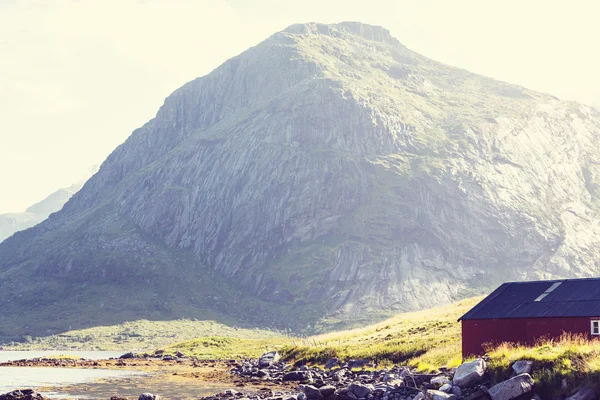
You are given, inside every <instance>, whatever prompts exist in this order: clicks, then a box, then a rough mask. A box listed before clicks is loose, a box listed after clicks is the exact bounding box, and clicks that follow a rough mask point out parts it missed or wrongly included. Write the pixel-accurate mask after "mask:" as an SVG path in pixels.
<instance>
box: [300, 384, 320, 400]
mask: <svg viewBox="0 0 600 400" xmlns="http://www.w3.org/2000/svg"><path fill="white" fill-rule="evenodd" d="M301 390H302V391H303V392H304V394H305V395H306V398H307V399H308V400H322V399H323V395H322V394H321V391H320V390H319V389H317V388H316V387H314V386H312V385H302V387H301Z"/></svg>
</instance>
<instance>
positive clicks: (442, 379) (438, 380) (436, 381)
mask: <svg viewBox="0 0 600 400" xmlns="http://www.w3.org/2000/svg"><path fill="white" fill-rule="evenodd" d="M429 383H431V384H432V385H435V386H438V387H439V386H442V385H445V384H447V383H450V379H448V377H447V376H445V375H440V376H435V377H433V378H431V380H430V381H429Z"/></svg>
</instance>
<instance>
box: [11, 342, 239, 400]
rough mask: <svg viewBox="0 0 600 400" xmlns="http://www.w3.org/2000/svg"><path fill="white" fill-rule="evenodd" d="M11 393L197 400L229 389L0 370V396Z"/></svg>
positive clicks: (104, 354) (82, 372)
mask: <svg viewBox="0 0 600 400" xmlns="http://www.w3.org/2000/svg"><path fill="white" fill-rule="evenodd" d="M123 353H125V352H124V351H119V352H110V351H0V362H7V361H15V360H23V359H32V358H45V357H51V356H57V355H68V356H73V357H79V358H85V359H89V360H101V359H107V358H116V357H119V356H120V355H122V354H123ZM15 389H35V390H36V391H38V392H40V393H42V394H44V395H45V396H47V397H53V398H62V399H66V398H69V399H73V398H76V399H109V398H110V397H111V396H120V397H129V398H132V399H136V398H137V397H138V396H139V395H140V394H142V393H144V392H150V393H154V394H159V395H161V396H163V398H165V399H173V400H177V399H190V398H198V397H200V396H206V395H209V394H214V393H218V392H221V391H222V390H225V389H229V388H221V387H214V386H212V387H210V386H208V387H207V386H205V384H203V383H202V382H198V383H195V382H185V383H180V382H172V381H171V380H169V379H166V376H165V375H160V374H159V375H153V374H148V373H143V372H138V371H126V370H125V371H124V370H109V369H101V368H93V369H85V368H46V367H0V394H3V393H7V392H10V391H12V390H15Z"/></svg>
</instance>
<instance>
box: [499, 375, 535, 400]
mask: <svg viewBox="0 0 600 400" xmlns="http://www.w3.org/2000/svg"><path fill="white" fill-rule="evenodd" d="M533 386H534V385H533V379H532V378H531V375H529V374H521V375H517V376H515V377H512V378H510V379H509V380H507V381H504V382H500V383H498V384H497V385H494V386H492V387H491V388H490V390H489V394H490V397H491V398H492V400H513V399H516V398H519V397H521V396H523V395H525V394H528V393H531V392H533Z"/></svg>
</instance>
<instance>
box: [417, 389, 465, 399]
mask: <svg viewBox="0 0 600 400" xmlns="http://www.w3.org/2000/svg"><path fill="white" fill-rule="evenodd" d="M427 395H428V396H425V394H424V393H423V392H420V393H419V394H417V395H416V396H415V397H414V398H413V400H425V399H426V398H427V399H432V400H456V399H457V397H456V396H455V395H453V394H449V393H444V392H440V391H439V390H428V391H427Z"/></svg>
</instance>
